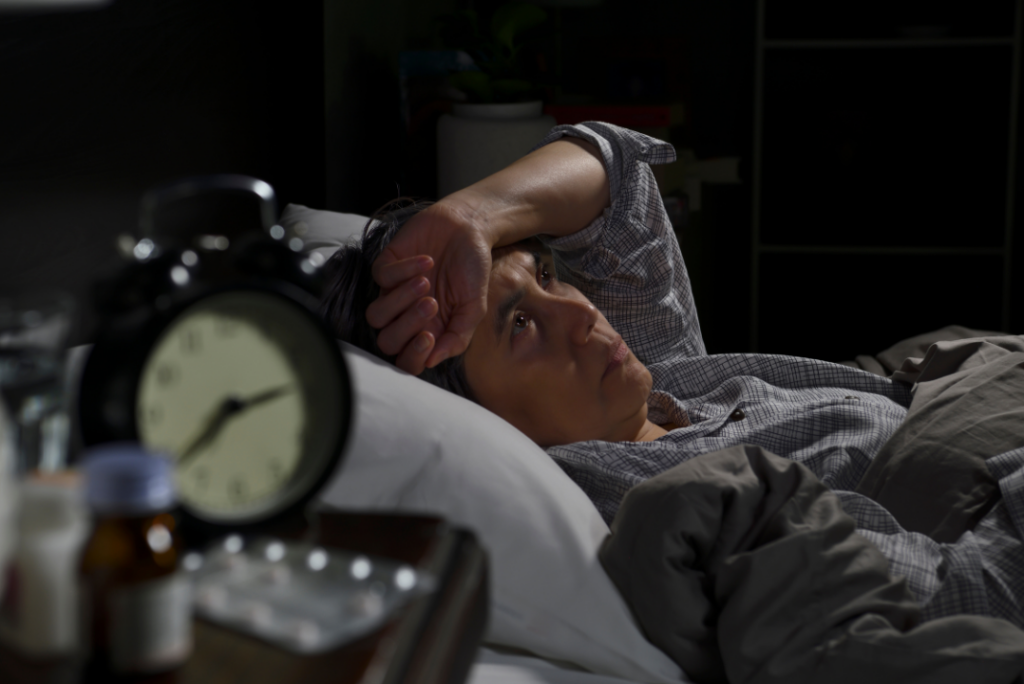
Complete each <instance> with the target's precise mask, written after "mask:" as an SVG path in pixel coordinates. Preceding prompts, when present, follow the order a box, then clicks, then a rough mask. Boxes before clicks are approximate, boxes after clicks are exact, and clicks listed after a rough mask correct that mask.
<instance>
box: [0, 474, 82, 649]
mask: <svg viewBox="0 0 1024 684" xmlns="http://www.w3.org/2000/svg"><path fill="white" fill-rule="evenodd" d="M18 494H19V497H18V498H19V507H18V514H17V522H18V524H17V525H16V527H15V531H16V533H17V534H16V539H15V542H14V551H13V554H12V555H11V559H10V561H9V562H8V563H7V564H6V566H4V567H5V570H6V572H5V576H6V578H7V582H6V584H7V587H6V592H3V599H2V601H0V641H2V642H3V643H4V644H5V645H8V646H11V647H13V648H15V649H17V650H19V651H21V652H22V654H24V655H27V656H29V657H31V658H36V659H38V658H59V657H64V656H70V655H73V654H74V653H75V652H76V651H77V650H78V641H77V639H78V631H77V624H78V609H79V600H78V596H77V593H76V592H77V591H78V585H77V581H76V570H77V567H78V560H79V557H80V555H81V551H82V544H83V543H84V542H85V537H86V535H87V534H88V528H89V524H88V523H89V520H88V514H87V512H86V510H85V509H84V506H83V505H82V502H81V491H80V483H79V480H78V477H77V476H76V474H75V473H73V472H70V471H64V472H61V473H48V474H45V475H41V474H40V475H36V476H32V477H29V478H26V479H24V480H22V481H21V482H20V483H19V486H18Z"/></svg>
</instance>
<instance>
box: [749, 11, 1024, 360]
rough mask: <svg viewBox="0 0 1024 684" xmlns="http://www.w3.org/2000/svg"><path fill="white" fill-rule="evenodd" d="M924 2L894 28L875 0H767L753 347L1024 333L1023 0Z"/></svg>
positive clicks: (759, 85) (759, 45)
mask: <svg viewBox="0 0 1024 684" xmlns="http://www.w3.org/2000/svg"><path fill="white" fill-rule="evenodd" d="M865 5H867V6H865ZM875 5H877V6H875ZM928 7H930V6H928V5H920V6H919V9H918V10H917V11H920V12H922V13H923V16H920V17H915V16H913V13H912V12H911V13H910V14H906V13H905V16H901V17H891V16H890V17H888V19H889V22H888V23H887V21H886V15H885V12H886V5H885V4H884V3H881V2H876V3H874V4H873V3H870V2H868V3H859V4H858V5H856V8H858V10H859V11H856V12H855V11H854V10H853V8H854V6H853V5H850V8H851V9H850V10H849V11H846V12H845V13H844V9H843V5H842V3H838V4H833V3H825V4H822V3H813V2H810V0H758V3H757V22H756V24H757V29H756V31H757V33H756V44H755V65H754V67H755V74H754V134H753V154H752V167H753V174H752V176H753V178H752V181H753V182H752V198H751V202H752V224H751V253H750V257H751V289H750V319H749V325H750V342H749V349H750V351H759V352H769V353H773V352H774V353H785V354H795V355H801V356H814V357H817V358H827V359H828V360H832V361H839V360H843V359H845V358H852V357H853V355H855V354H858V353H875V352H878V351H880V350H881V349H883V348H884V347H885V346H888V345H889V344H891V343H893V342H895V341H896V340H898V339H901V338H903V337H908V336H910V335H913V334H917V333H921V332H925V331H927V330H929V329H934V328H938V327H942V326H943V325H948V324H951V323H958V324H961V325H967V326H968V327H975V328H980V329H988V330H1008V331H1010V332H1024V331H1016V330H1010V327H1011V324H1012V322H1013V321H1015V320H1016V321H1018V324H1019V319H1016V318H1015V316H1016V313H1015V311H1016V309H1015V308H1014V307H1017V308H1024V300H1021V299H1020V297H1019V291H1020V287H1019V283H1016V282H1015V281H1014V280H1013V276H1014V274H1013V272H1012V271H1013V269H1012V266H1013V264H1014V258H1015V249H1016V253H1018V255H1019V252H1020V244H1019V243H1020V242H1022V241H1024V240H1022V238H1024V235H1020V232H1021V231H1020V228H1019V226H1018V223H1019V222H1015V221H1016V219H1015V214H1014V200H1015V196H1016V195H1018V194H1019V192H1020V189H1019V188H1018V184H1017V180H1016V175H1015V163H1016V156H1017V154H1018V152H1019V151H1018V137H1017V127H1018V120H1019V109H1018V107H1019V89H1020V80H1021V67H1020V62H1021V31H1022V28H1021V24H1022V15H1024V0H1004V2H1002V3H1001V4H1000V3H991V4H985V3H981V4H979V5H976V6H975V8H974V9H973V10H972V9H969V8H968V9H963V8H961V9H960V10H959V11H957V12H954V11H950V12H949V13H948V14H947V15H946V16H941V15H942V12H941V11H938V13H936V10H934V9H928ZM934 7H939V8H941V3H940V4H939V5H935V6H934ZM978 8H980V9H978ZM873 10H876V12H875V13H873V12H872V11H873ZM971 11H974V12H975V15H974V16H972V17H968V18H967V19H963V14H965V13H966V14H969V13H970V12H971ZM929 12H931V13H932V14H931V15H930V16H929ZM954 16H955V17H956V19H957V21H956V22H954V23H945V24H943V23H941V22H942V20H943V19H948V18H949V17H954ZM798 19H799V20H798ZM918 19H920V21H921V22H922V23H916V22H917V20H918ZM932 22H936V23H932ZM1015 232H1016V233H1018V238H1017V242H1018V244H1017V246H1016V247H1015V245H1014V233H1015ZM1017 258H1018V259H1019V256H1018V257H1017ZM1017 277H1018V278H1020V277H1022V276H1020V275H1018V276H1017ZM1015 293H1016V296H1015ZM1015 300H1016V301H1015Z"/></svg>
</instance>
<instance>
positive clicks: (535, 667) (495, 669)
mask: <svg viewBox="0 0 1024 684" xmlns="http://www.w3.org/2000/svg"><path fill="white" fill-rule="evenodd" d="M466 682H467V684H636V683H635V682H632V681H630V680H627V679H619V678H618V677H608V676H605V675H599V674H594V673H592V672H584V671H582V670H578V669H574V668H570V667H565V666H561V665H558V664H555V663H553V662H551V661H549V660H544V659H543V658H537V657H534V656H529V655H516V654H509V653H501V652H498V651H495V650H492V649H490V648H486V647H483V648H481V649H480V650H479V651H478V652H477V658H476V662H475V663H474V664H473V668H472V669H471V670H470V673H469V678H468V679H467V680H466Z"/></svg>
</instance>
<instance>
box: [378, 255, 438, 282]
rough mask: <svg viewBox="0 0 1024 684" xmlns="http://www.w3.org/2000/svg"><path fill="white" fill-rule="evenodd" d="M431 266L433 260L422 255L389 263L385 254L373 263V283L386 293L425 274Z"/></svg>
mask: <svg viewBox="0 0 1024 684" xmlns="http://www.w3.org/2000/svg"><path fill="white" fill-rule="evenodd" d="M433 266H434V260H433V259H432V258H430V257H429V256H426V255H423V254H421V255H420V256H414V257H411V258H409V259H401V260H398V261H389V260H388V259H387V253H385V254H382V255H381V256H380V257H379V258H378V259H377V260H376V261H374V262H373V266H372V267H371V273H372V274H373V280H374V282H376V283H377V284H378V285H380V287H381V290H383V291H387V290H391V289H392V288H395V287H398V286H399V285H401V284H402V283H403V282H405V281H406V280H409V279H411V278H414V277H415V276H417V275H422V274H423V273H426V272H427V271H429V270H430V269H431V268H433Z"/></svg>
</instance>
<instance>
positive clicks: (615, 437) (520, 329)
mask: <svg viewBox="0 0 1024 684" xmlns="http://www.w3.org/2000/svg"><path fill="white" fill-rule="evenodd" d="M554 273H555V269H554V265H553V263H552V261H551V257H550V256H549V255H545V254H537V253H532V252H529V251H526V250H524V249H519V248H514V249H511V250H503V252H502V253H501V254H496V255H495V258H494V265H493V268H492V269H491V279H490V284H489V285H488V291H487V313H486V314H485V316H484V319H483V321H482V322H481V323H480V325H479V326H477V329H476V331H475V332H474V334H473V338H472V341H471V342H470V345H469V348H468V349H467V350H466V353H465V356H464V357H463V361H464V363H465V370H466V378H467V380H468V381H469V386H470V388H471V389H472V390H473V394H474V395H475V397H476V399H477V401H479V402H480V404H481V405H483V406H484V407H485V408H487V409H489V410H491V411H493V412H494V413H497V414H498V415H499V416H501V417H502V418H504V419H505V420H507V421H508V422H510V423H512V425H514V426H516V427H517V428H519V429H520V430H521V431H522V432H524V433H525V434H526V435H527V436H528V437H530V438H531V439H533V440H534V441H535V442H537V443H538V444H539V445H541V446H545V447H547V446H552V445H555V444H568V443H570V442H578V441H583V440H588V439H603V440H609V441H629V440H633V439H635V438H636V436H637V434H638V433H639V431H640V429H641V428H642V427H643V425H644V423H645V421H646V418H647V396H648V395H649V394H650V391H651V374H650V373H649V372H648V371H647V368H645V367H644V365H643V364H641V363H640V362H639V361H638V360H637V358H636V357H635V356H633V353H632V352H631V351H629V349H628V348H627V347H626V346H625V343H623V341H622V337H621V336H619V334H618V333H616V332H615V330H613V329H612V327H611V325H609V323H608V321H607V320H605V318H604V316H602V315H601V313H600V312H599V311H598V310H597V309H596V308H594V305H593V304H591V303H590V301H589V300H588V299H587V298H586V297H584V296H583V295H582V294H581V293H580V291H579V290H577V289H576V288H574V287H571V286H569V285H565V284H563V283H561V282H559V281H557V280H556V279H555V277H554Z"/></svg>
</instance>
